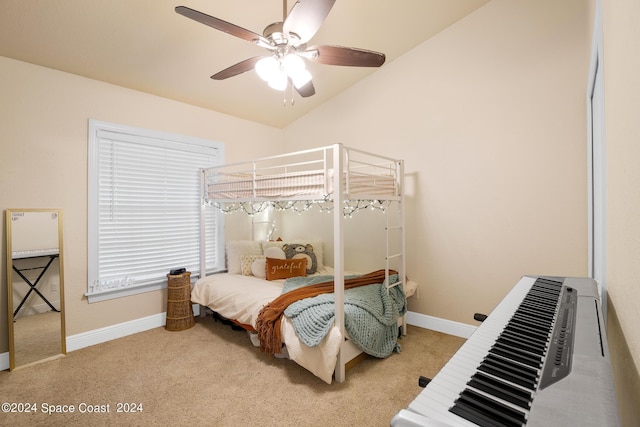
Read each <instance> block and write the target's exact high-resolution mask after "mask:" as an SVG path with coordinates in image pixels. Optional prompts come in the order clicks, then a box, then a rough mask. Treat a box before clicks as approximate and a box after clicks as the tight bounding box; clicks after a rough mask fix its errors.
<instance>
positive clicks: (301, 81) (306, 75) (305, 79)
mask: <svg viewBox="0 0 640 427" xmlns="http://www.w3.org/2000/svg"><path fill="white" fill-rule="evenodd" d="M289 77H291V81H292V82H293V85H294V86H295V87H296V88H298V89H300V88H301V87H303V86H304V85H306V84H307V83H309V82H310V81H311V73H310V72H309V70H307V69H304V68H303V69H302V70H298V71H296V72H295V73H289Z"/></svg>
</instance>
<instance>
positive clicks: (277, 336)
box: [256, 270, 397, 354]
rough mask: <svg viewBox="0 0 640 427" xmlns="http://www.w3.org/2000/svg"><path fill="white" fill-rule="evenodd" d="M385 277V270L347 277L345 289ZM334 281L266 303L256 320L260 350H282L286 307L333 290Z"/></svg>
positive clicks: (369, 283)
mask: <svg viewBox="0 0 640 427" xmlns="http://www.w3.org/2000/svg"><path fill="white" fill-rule="evenodd" d="M392 274H397V273H396V272H395V271H392V270H389V275H392ZM384 279H385V270H377V271H374V272H372V273H368V274H364V275H362V276H358V277H354V278H351V279H345V281H344V289H345V290H347V289H351V288H356V287H358V286H365V285H373V284H375V283H383V282H384ZM333 286H334V281H333V280H330V281H327V282H323V283H317V284H315V285H310V286H303V287H301V288H297V289H294V290H292V291H289V292H286V293H284V294H282V295H280V296H279V297H278V298H276V299H274V300H273V301H271V302H270V303H269V304H267V305H265V306H264V307H263V308H262V310H260V314H258V319H257V320H256V329H257V330H258V338H260V350H261V351H264V352H265V353H268V354H276V353H280V352H281V351H282V337H281V333H280V322H281V320H282V315H283V313H284V311H285V309H286V308H287V307H288V306H289V304H292V303H294V302H296V301H298V300H301V299H304V298H311V297H315V296H318V295H321V294H328V293H332V292H333Z"/></svg>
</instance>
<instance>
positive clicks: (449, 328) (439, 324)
mask: <svg viewBox="0 0 640 427" xmlns="http://www.w3.org/2000/svg"><path fill="white" fill-rule="evenodd" d="M199 309H200V307H199V306H198V307H196V306H195V305H194V312H195V313H194V314H195V315H196V316H197V315H198V313H199ZM166 316H167V315H166V313H158V314H154V315H152V316H148V317H143V318H141V319H136V320H131V321H129V322H124V323H119V324H117V325H113V326H107V327H104V328H100V329H94V330H93V331H89V332H83V333H81V334H76V335H71V336H68V337H67V352H69V351H74V350H79V349H81V348H84V347H89V346H92V345H96V344H100V343H103V342H107V341H111V340H114V339H117V338H122V337H125V336H127V335H133V334H136V333H138V332H143V331H147V330H149V329H153V328H159V327H162V326H164V325H165V322H166ZM407 323H408V324H409V325H413V326H418V327H420V328H425V329H431V330H433V331H437V332H442V333H444V334H449V335H454V336H457V337H462V338H469V337H470V336H471V334H472V333H473V332H474V331H475V330H476V326H472V325H467V324H465V323H459V322H453V321H451V320H446V319H441V318H439V317H433V316H427V315H426V314H420V313H414V312H412V311H409V312H407ZM6 369H9V352H6V353H0V370H6Z"/></svg>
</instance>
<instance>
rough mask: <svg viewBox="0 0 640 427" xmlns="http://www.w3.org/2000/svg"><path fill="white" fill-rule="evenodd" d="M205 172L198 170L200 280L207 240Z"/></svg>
mask: <svg viewBox="0 0 640 427" xmlns="http://www.w3.org/2000/svg"><path fill="white" fill-rule="evenodd" d="M205 182H206V177H205V170H204V169H200V278H203V277H205V276H206V275H207V253H206V248H207V245H206V238H207V230H206V226H207V218H206V211H205V209H206V205H205V193H204V192H205Z"/></svg>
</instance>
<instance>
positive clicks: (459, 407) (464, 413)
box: [449, 404, 503, 427]
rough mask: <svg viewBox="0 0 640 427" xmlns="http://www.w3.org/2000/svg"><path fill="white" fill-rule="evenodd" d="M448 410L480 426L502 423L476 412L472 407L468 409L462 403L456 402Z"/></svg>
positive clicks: (489, 426)
mask: <svg viewBox="0 0 640 427" xmlns="http://www.w3.org/2000/svg"><path fill="white" fill-rule="evenodd" d="M449 412H451V413H452V414H456V415H457V416H459V417H461V418H464V419H465V420H468V421H471V422H472V423H473V424H476V425H478V426H480V427H502V426H503V424H501V423H498V422H496V421H495V420H493V419H491V418H489V417H487V416H485V415H483V414H480V413H478V412H477V411H475V410H473V409H468V408H467V407H466V406H465V405H464V404H456V405H454V406H452V407H451V408H449Z"/></svg>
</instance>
